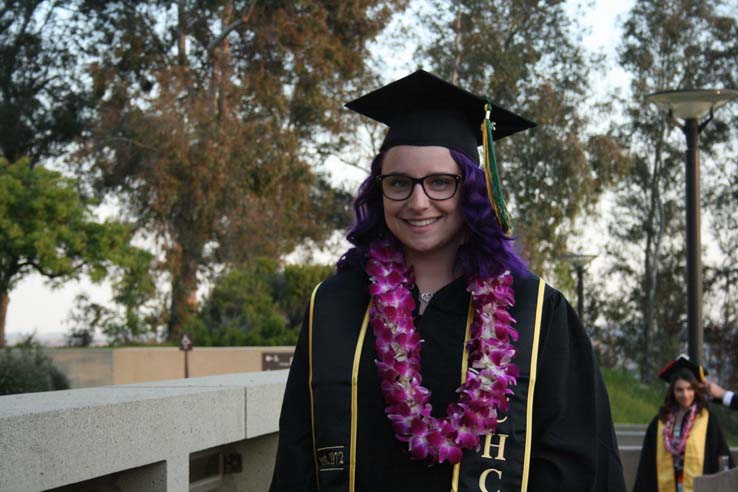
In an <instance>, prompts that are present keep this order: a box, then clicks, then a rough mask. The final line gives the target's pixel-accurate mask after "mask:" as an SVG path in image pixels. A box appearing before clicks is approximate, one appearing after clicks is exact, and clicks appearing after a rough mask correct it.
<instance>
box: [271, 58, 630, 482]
mask: <svg viewBox="0 0 738 492" xmlns="http://www.w3.org/2000/svg"><path fill="white" fill-rule="evenodd" d="M347 107H348V108H350V109H351V110H353V111H356V112H358V113H360V114H363V115H365V116H368V117H370V118H373V119H374V120H377V121H380V122H382V123H385V124H386V125H388V126H389V130H388V133H387V135H386V137H385V139H384V143H383V145H382V147H381V150H380V152H379V154H378V155H377V156H376V157H375V159H374V160H373V162H372V165H371V172H370V175H369V176H368V177H367V178H366V180H365V181H364V182H363V183H362V184H361V186H360V188H359V190H358V195H357V197H356V200H355V202H354V213H355V223H354V225H353V228H352V230H351V231H350V232H349V234H348V236H347V239H348V241H349V242H350V243H351V244H352V247H351V248H350V249H349V250H348V251H346V253H344V255H343V256H342V257H341V258H340V260H339V261H338V264H337V270H338V271H337V273H336V274H335V275H334V276H332V277H330V278H328V279H327V280H325V281H324V282H323V283H322V284H320V285H319V286H318V287H316V289H315V290H314V291H313V295H312V297H311V299H310V302H309V304H308V309H307V313H306V316H305V321H304V324H303V327H302V331H301V333H300V336H299V340H298V343H297V347H296V350H295V357H294V360H293V363H292V367H291V368H290V373H289V377H288V380H287V386H286V390H285V396H284V402H283V406H282V413H281V416H280V427H279V444H278V450H277V457H276V465H275V470H274V475H273V480H272V484H271V489H270V490H271V491H273V492H286V491H289V492H295V491H311V492H313V491H317V490H320V491H321V492H327V491H339V490H340V491H349V492H353V491H357V492H367V491H381V492H400V491H402V492H413V491H417V492H421V491H422V492H448V491H449V490H452V491H454V492H461V491H482V492H495V491H497V490H505V491H515V490H517V491H520V490H527V491H529V492H544V491H556V492H561V491H567V492H577V491H597V492H604V491H612V492H621V491H623V490H624V489H625V485H624V480H623V473H622V466H621V463H620V459H619V455H618V447H617V443H616V440H615V434H614V431H613V425H612V418H611V415H610V407H609V402H608V396H607V391H606V389H605V386H604V384H603V382H602V378H601V376H600V372H599V368H598V365H597V361H596V359H595V357H594V354H593V352H592V346H591V344H590V341H589V338H588V337H587V335H586V333H585V331H584V328H583V327H582V324H581V322H580V320H579V318H578V317H577V315H576V312H575V311H574V310H573V309H572V307H571V306H570V305H569V303H568V302H567V301H566V299H565V298H564V296H563V295H562V294H561V293H559V292H558V291H556V290H555V289H553V288H552V287H550V286H548V285H546V284H545V282H544V281H543V280H541V279H540V278H538V277H537V276H535V275H533V274H532V273H531V272H529V271H528V269H527V267H526V265H525V263H524V262H523V261H522V260H521V259H520V257H519V256H518V255H517V253H516V252H515V247H514V239H513V237H512V235H511V230H510V223H509V218H508V215H507V211H506V209H505V204H504V199H503V195H502V193H501V188H500V182H499V176H498V174H497V168H496V159H495V154H494V143H493V142H494V140H495V139H500V138H503V137H505V136H506V135H510V134H513V133H515V132H518V131H521V130H525V129H527V128H531V127H532V126H535V124H534V123H532V122H530V121H528V120H525V119H524V118H521V117H519V116H517V115H515V114H513V113H511V112H509V111H507V110H505V109H503V108H500V107H498V106H496V105H494V104H492V103H490V102H489V101H486V100H485V99H484V98H481V97H479V96H476V95H474V94H471V93H469V92H467V91H465V90H463V89H461V88H459V87H456V86H454V85H452V84H449V83H448V82H446V81H444V80H442V79H440V78H438V77H436V76H434V75H432V74H429V73H428V72H424V71H422V70H420V71H417V72H415V73H413V74H411V75H409V76H407V77H405V78H403V79H400V80H397V81H395V82H393V83H391V84H389V85H387V86H385V87H382V88H380V89H378V90H376V91H374V92H372V93H369V94H367V95H365V96H363V97H361V98H359V99H357V100H355V101H352V102H351V103H349V104H347ZM479 145H483V147H484V160H483V162H482V165H483V167H484V169H485V171H482V169H480V166H479V161H480V159H479V153H478V146H479Z"/></svg>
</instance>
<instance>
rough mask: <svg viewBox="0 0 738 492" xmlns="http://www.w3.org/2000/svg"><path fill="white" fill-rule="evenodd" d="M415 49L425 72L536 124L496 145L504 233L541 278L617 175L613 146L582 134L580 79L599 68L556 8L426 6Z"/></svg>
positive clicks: (474, 3)
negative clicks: (508, 218) (424, 33)
mask: <svg viewBox="0 0 738 492" xmlns="http://www.w3.org/2000/svg"><path fill="white" fill-rule="evenodd" d="M433 3H434V8H433V9H432V11H433V14H432V15H428V16H427V18H425V19H424V22H423V25H426V26H428V29H429V33H430V40H429V41H428V42H427V43H426V44H424V45H423V46H422V48H421V53H422V55H423V56H424V57H425V58H426V59H427V60H428V61H429V64H430V68H431V70H432V71H434V72H436V73H438V74H439V75H441V76H444V77H446V78H447V79H448V80H451V81H453V82H454V83H458V84H460V85H462V86H463V87H465V88H468V89H469V90H471V91H472V92H475V93H478V94H485V95H487V96H489V97H490V99H491V100H492V101H494V102H495V103H498V104H500V105H502V106H505V107H508V108H510V109H512V110H513V111H516V112H518V113H520V114H523V115H524V116H526V117H528V118H530V119H532V120H534V121H536V122H537V123H538V127H537V128H535V129H534V130H532V131H529V132H524V133H523V134H518V135H516V136H512V137H509V138H506V139H504V140H502V141H500V142H499V143H498V146H497V148H498V151H497V155H498V161H499V162H500V163H501V165H502V170H503V178H502V179H503V182H504V189H505V191H506V193H507V194H508V201H509V202H510V204H511V213H512V216H513V230H514V233H515V234H517V235H518V236H519V238H520V240H521V242H522V244H523V245H524V249H525V251H526V252H527V255H528V259H529V262H530V264H531V267H532V268H533V269H534V270H536V271H539V272H542V273H543V272H544V271H545V270H546V269H547V268H551V267H552V266H554V267H557V268H558V269H559V271H558V273H563V272H564V268H565V267H564V265H563V264H562V263H561V262H560V261H557V260H558V259H559V258H560V257H561V256H562V254H563V253H565V252H566V249H567V239H568V237H569V236H570V235H571V234H572V233H575V232H577V231H575V229H574V221H575V219H576V218H577V217H580V216H582V214H585V213H586V212H587V211H589V210H591V208H592V206H593V205H594V204H595V203H596V202H597V200H598V197H599V195H600V193H601V192H602V191H603V190H604V189H605V188H606V187H607V186H608V185H609V183H611V182H612V181H613V180H614V179H616V177H617V175H618V173H620V172H622V169H623V163H624V162H625V158H624V157H623V156H622V153H621V151H620V147H619V146H618V144H617V143H616V142H614V141H613V140H612V139H610V138H608V137H607V136H604V135H589V134H588V133H587V123H588V120H587V115H586V114H585V109H584V108H585V107H586V105H587V101H588V100H587V90H588V88H589V85H588V84H589V82H588V80H589V75H590V71H591V69H592V68H593V67H596V66H597V64H598V60H597V59H596V58H595V57H594V56H593V55H591V54H588V53H587V52H586V51H585V50H584V48H583V47H582V44H581V38H580V36H579V32H580V26H578V24H577V21H576V20H575V19H572V18H570V17H569V15H568V13H567V11H566V10H565V5H564V2H561V1H557V0H545V1H540V2H538V1H536V2H534V1H518V2H507V1H502V0H465V1H453V2H451V1H444V0H440V1H435V2H433Z"/></svg>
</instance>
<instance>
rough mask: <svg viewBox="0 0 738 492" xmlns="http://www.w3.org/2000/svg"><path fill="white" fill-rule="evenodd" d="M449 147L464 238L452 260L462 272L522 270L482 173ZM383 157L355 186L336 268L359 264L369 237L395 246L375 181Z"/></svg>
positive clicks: (486, 274)
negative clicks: (456, 173)
mask: <svg viewBox="0 0 738 492" xmlns="http://www.w3.org/2000/svg"><path fill="white" fill-rule="evenodd" d="M449 150H450V152H451V157H452V158H453V160H454V161H456V164H458V166H459V169H460V170H461V174H462V176H463V181H462V190H463V193H462V196H461V208H462V210H463V212H464V230H465V232H466V241H465V242H464V244H462V245H461V246H460V247H459V251H458V253H457V255H456V264H457V265H458V267H459V268H460V269H461V271H462V272H463V274H464V275H465V276H466V277H473V276H475V275H478V276H480V277H482V278H487V277H491V276H495V275H499V274H500V273H502V272H504V271H505V270H509V271H510V272H511V273H513V274H514V275H524V274H525V273H526V272H527V271H528V268H527V266H526V264H525V263H524V262H523V260H522V259H520V257H519V256H518V255H517V254H516V253H515V250H514V240H513V239H511V238H508V237H507V236H505V234H504V233H503V232H502V230H501V229H500V226H499V224H498V222H497V218H496V217H495V215H494V212H493V211H492V205H491V204H490V203H489V199H488V198H487V183H486V182H485V179H486V178H485V176H484V172H483V171H482V170H481V169H480V168H479V167H478V166H477V165H476V164H475V163H474V162H473V161H472V160H471V159H470V158H469V157H467V156H466V154H464V153H462V152H458V151H456V150H453V149H449ZM383 158H384V153H383V152H380V153H379V154H378V155H377V156H376V157H375V158H374V160H373V161H372V167H371V173H370V175H369V177H368V178H366V179H365V180H364V182H363V183H361V186H359V191H358V194H357V196H356V200H355V201H354V225H353V227H352V228H351V231H349V233H348V235H347V236H346V239H347V240H348V241H349V242H350V243H351V244H353V247H351V248H349V250H348V251H346V252H345V253H344V254H343V255H342V256H341V258H340V259H339V260H338V263H337V264H336V268H337V269H338V271H339V272H342V271H350V270H361V269H363V268H364V264H365V263H366V259H367V255H368V251H369V246H370V244H371V242H372V241H374V240H375V239H387V240H389V241H392V242H395V243H396V244H397V247H398V248H399V247H400V246H401V245H400V243H399V241H398V240H397V239H396V238H395V237H394V235H393V234H392V233H391V232H390V231H389V229H388V228H387V224H386V223H385V221H384V207H383V204H382V192H381V190H380V188H379V186H378V185H377V181H376V177H377V176H379V175H380V174H381V172H382V159H383Z"/></svg>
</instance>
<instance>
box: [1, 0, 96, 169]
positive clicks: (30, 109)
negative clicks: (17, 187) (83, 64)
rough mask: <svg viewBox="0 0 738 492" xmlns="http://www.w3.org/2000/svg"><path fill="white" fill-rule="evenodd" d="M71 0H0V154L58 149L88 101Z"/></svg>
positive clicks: (31, 155) (35, 155) (44, 153)
mask: <svg viewBox="0 0 738 492" xmlns="http://www.w3.org/2000/svg"><path fill="white" fill-rule="evenodd" d="M74 5H75V2H74V1H68V0H56V1H49V0H6V1H3V2H2V5H0V155H2V156H4V157H5V158H6V159H7V160H8V162H16V161H18V160H20V159H21V158H24V157H26V158H28V161H27V162H28V164H29V165H31V166H35V165H36V164H37V163H39V162H40V161H42V160H44V159H46V158H49V157H56V156H59V155H60V154H62V153H64V152H65V151H66V149H67V146H68V145H69V144H70V143H71V142H72V141H73V140H74V139H75V138H76V137H77V136H79V134H80V132H81V131H82V129H83V127H84V124H85V118H86V110H87V109H88V108H89V105H90V103H91V101H90V100H89V98H88V94H87V93H86V92H85V91H84V90H83V89H82V86H83V83H82V80H81V79H80V74H79V70H78V69H79V64H78V58H77V56H76V40H77V39H78V36H79V34H80V31H79V28H80V23H79V22H77V20H78V19H77V18H76V15H75V14H74Z"/></svg>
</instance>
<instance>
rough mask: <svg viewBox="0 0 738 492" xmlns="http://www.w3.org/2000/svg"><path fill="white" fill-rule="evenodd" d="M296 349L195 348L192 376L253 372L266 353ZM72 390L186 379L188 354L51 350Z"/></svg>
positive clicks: (158, 349)
mask: <svg viewBox="0 0 738 492" xmlns="http://www.w3.org/2000/svg"><path fill="white" fill-rule="evenodd" d="M293 351H294V347H195V348H194V349H193V350H192V351H190V352H188V354H187V357H188V366H189V375H190V377H200V376H212V375H217V374H232V373H237V372H253V371H261V370H263V369H265V368H264V367H262V354H264V353H279V354H292V352H293ZM48 353H49V356H50V357H51V358H52V360H53V361H54V363H55V364H56V365H58V367H59V368H60V369H61V370H62V371H64V373H65V374H66V375H67V377H68V378H69V380H70V383H71V386H72V388H91V387H96V386H107V385H111V384H133V383H144V382H150V381H165V380H169V379H177V378H183V377H184V352H181V351H180V350H179V349H178V348H177V347H140V348H139V347H136V348H119V349H72V348H69V349H49V350H48Z"/></svg>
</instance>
